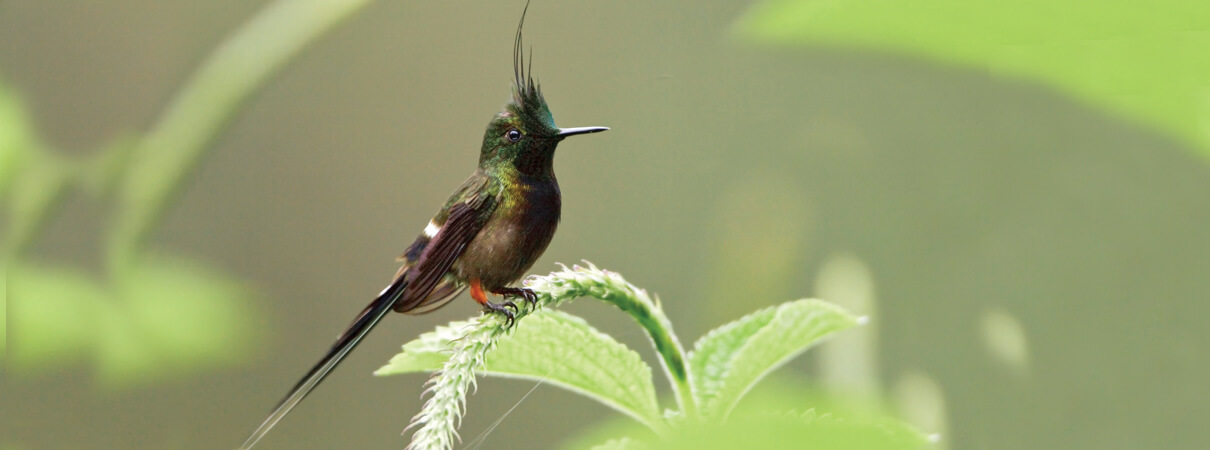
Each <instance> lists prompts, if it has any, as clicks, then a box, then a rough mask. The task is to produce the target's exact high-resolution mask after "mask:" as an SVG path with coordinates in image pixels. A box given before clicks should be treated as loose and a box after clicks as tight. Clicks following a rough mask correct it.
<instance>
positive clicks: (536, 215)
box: [455, 182, 562, 289]
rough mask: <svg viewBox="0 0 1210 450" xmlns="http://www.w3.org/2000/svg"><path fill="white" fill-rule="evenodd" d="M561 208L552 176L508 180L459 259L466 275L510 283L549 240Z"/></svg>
mask: <svg viewBox="0 0 1210 450" xmlns="http://www.w3.org/2000/svg"><path fill="white" fill-rule="evenodd" d="M561 208H562V203H561V198H560V194H559V186H558V184H555V183H554V182H549V183H525V182H518V183H515V184H513V185H511V186H506V187H505V189H504V190H503V191H502V192H501V195H500V198H499V199H498V200H497V206H496V208H495V211H494V212H493V213H492V216H491V217H490V218H489V219H488V220H487V223H485V224H484V225H483V229H482V230H480V231H479V234H478V235H477V236H475V239H474V240H472V241H471V242H470V244H469V245H467V248H466V250H465V251H464V252H463V254H462V256H461V257H459V258H458V261H457V262H456V263H455V269H456V270H457V271H458V272H459V275H461V277H462V278H464V279H469V278H478V279H480V280H481V281H482V283H483V285H484V287H485V288H488V289H494V288H499V287H504V286H507V285H509V284H511V283H513V282H515V281H517V280H518V279H520V278H521V277H522V276H524V275H525V272H526V271H527V270H529V268H530V267H532V266H533V264H534V262H536V261H537V260H538V257H540V256H542V253H543V252H544V251H545V250H546V247H547V246H548V245H550V241H551V239H552V238H553V237H554V234H555V228H556V227H558V225H559V214H560V209H561Z"/></svg>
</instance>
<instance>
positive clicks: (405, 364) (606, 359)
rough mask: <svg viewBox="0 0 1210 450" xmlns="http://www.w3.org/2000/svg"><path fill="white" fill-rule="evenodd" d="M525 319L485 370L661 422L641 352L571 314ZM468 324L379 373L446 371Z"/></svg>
mask: <svg viewBox="0 0 1210 450" xmlns="http://www.w3.org/2000/svg"><path fill="white" fill-rule="evenodd" d="M521 322H522V323H520V324H519V325H518V326H517V328H516V330H515V331H514V332H513V334H512V335H511V336H509V337H507V338H504V339H502V340H500V341H499V344H498V345H497V347H496V348H495V349H494V350H492V352H491V354H489V355H488V358H487V363H486V367H484V370H483V371H482V372H481V373H483V374H485V375H494V376H500V377H510V378H525V379H532V380H541V381H543V382H545V383H549V384H553V385H556V386H559V387H562V388H564V389H568V390H571V391H573V392H577V393H579V394H583V395H585V396H588V397H589V398H592V399H594V400H597V401H599V402H601V403H604V404H606V405H608V406H610V407H612V408H614V409H617V410H618V411H620V412H622V413H624V414H627V415H629V416H631V417H634V418H635V419H636V420H638V421H639V422H642V423H644V424H647V425H648V426H652V427H659V426H660V423H661V418H660V414H659V406H658V404H657V402H656V398H655V386H654V384H653V383H652V379H651V367H649V366H647V364H646V363H644V362H643V360H642V358H641V357H639V355H638V353H635V352H634V351H633V350H631V349H629V348H627V347H626V346H624V345H622V344H620V343H618V342H617V341H615V340H613V338H611V337H609V336H608V335H606V334H604V333H601V332H599V331H597V330H596V329H594V328H592V327H591V326H589V325H588V323H587V322H585V321H584V320H583V319H580V318H578V317H575V316H572V315H570V314H566V313H562V312H558V311H546V310H543V311H539V312H536V313H534V314H533V315H531V316H529V317H526V318H525V319H524V320H523V321H521ZM466 326H467V322H452V323H450V324H449V325H448V326H444V327H438V328H437V330H435V331H433V332H430V333H425V334H423V335H421V336H420V337H419V338H417V339H416V340H413V341H412V342H409V343H407V344H405V345H404V346H403V352H402V353H400V354H399V355H397V356H395V357H394V358H392V359H391V361H390V362H389V363H387V365H386V366H384V367H382V368H380V369H378V371H376V372H375V375H394V374H400V373H411V372H431V371H434V370H438V369H440V368H441V366H442V364H443V363H444V362H445V360H446V358H448V353H447V349H448V347H449V344H448V343H449V342H450V341H451V340H454V339H458V338H460V337H461V336H462V334H463V332H464V331H463V329H464V328H465V327H466Z"/></svg>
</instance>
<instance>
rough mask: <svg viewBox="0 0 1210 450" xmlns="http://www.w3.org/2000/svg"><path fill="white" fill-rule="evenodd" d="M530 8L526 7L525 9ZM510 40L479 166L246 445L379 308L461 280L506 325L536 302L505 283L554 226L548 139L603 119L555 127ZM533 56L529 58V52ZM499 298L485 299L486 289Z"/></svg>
mask: <svg viewBox="0 0 1210 450" xmlns="http://www.w3.org/2000/svg"><path fill="white" fill-rule="evenodd" d="M528 9H529V6H528V4H527V5H526V11H528ZM524 24H525V12H524V11H523V12H522V13H521V21H520V23H518V25H517V35H516V37H515V39H514V42H513V75H514V84H513V98H512V101H510V102H509V103H508V104H507V105H506V106H505V107H504V110H503V111H501V112H500V113H499V114H497V115H496V117H495V118H493V119H492V121H491V122H490V123H488V125H487V132H486V133H485V134H484V135H483V146H482V148H481V149H480V154H479V167H478V168H477V169H475V172H474V173H472V174H471V176H470V178H467V180H466V181H465V182H464V183H462V186H461V187H459V188H458V189H457V190H455V191H454V193H453V195H451V196H450V198H449V200H447V201H446V202H445V205H444V206H442V207H441V210H440V211H438V212H437V215H436V216H434V217H433V219H432V220H431V221H429V223H428V226H426V227H425V228H424V232H423V233H422V234H421V235H420V236H419V237H417V238H416V241H415V242H414V243H412V245H411V246H410V247H408V249H407V251H405V252H404V253H403V255H402V256H400V258H399V259H400V260H401V261H402V262H403V267H400V268H399V272H398V273H396V274H395V279H394V281H393V282H392V283H391V285H390V286H387V288H386V289H384V290H383V291H382V293H380V294H379V295H378V298H376V299H374V301H372V302H370V304H369V306H367V307H366V308H365V310H363V311H362V312H361V314H360V315H358V316H357V318H356V319H355V320H354V321H353V323H352V324H350V325H349V327H348V328H347V329H345V331H344V332H343V333H342V334H341V335H340V337H339V338H338V339H337V340H336V343H335V344H333V346H332V349H331V350H329V351H328V353H327V354H326V355H325V356H324V357H323V359H321V360H320V361H319V362H318V363H317V364H316V365H315V366H314V367H313V368H311V371H310V372H308V373H307V374H306V376H304V377H303V378H302V380H300V381H299V382H298V384H297V385H295V386H294V389H292V390H291V391H290V394H289V395H287V396H286V398H285V399H284V400H282V401H281V403H279V404H278V406H277V408H276V409H275V410H274V411H273V412H272V413H271V414H270V415H269V417H268V418H267V419H265V421H264V423H262V424H261V425H260V427H259V428H257V429H256V431H255V432H253V433H252V435H251V436H250V437H248V439H247V440H246V441H245V442H244V444H243V446H241V448H242V449H248V448H251V447H252V446H253V445H255V444H256V442H257V441H259V440H260V439H261V438H262V437H264V435H265V433H267V432H268V431H269V429H270V428H272V427H273V426H274V425H276V424H277V422H278V421H280V420H281V419H282V417H284V416H285V415H286V414H287V413H289V412H290V410H291V409H293V408H294V407H295V406H296V405H298V403H299V402H301V401H302V400H303V398H305V397H306V396H307V394H308V393H310V392H311V390H312V389H314V388H315V386H317V385H318V384H319V382H320V381H322V380H323V379H324V377H326V376H327V375H328V373H330V372H331V371H332V369H333V368H335V367H336V365H337V364H339V363H340V361H341V359H343V358H344V357H345V356H346V355H348V353H349V351H351V350H353V348H354V347H356V346H357V344H358V343H359V342H360V341H361V340H362V338H364V337H365V336H366V334H367V333H369V332H370V330H371V329H372V328H374V326H375V325H377V324H378V321H379V320H380V319H382V317H383V316H385V315H386V314H387V312H389V311H391V310H395V311H398V312H402V313H407V314H423V313H427V312H430V311H433V310H435V309H437V308H440V307H442V306H443V305H445V304H446V303H448V302H449V301H450V300H452V299H453V298H454V297H456V296H457V295H458V294H459V293H461V292H462V291H463V290H465V289H466V288H468V287H469V288H470V290H471V298H473V299H475V301H476V302H478V303H479V304H480V305H482V306H483V308H484V310H485V311H487V312H491V313H497V314H502V315H504V316H505V317H506V319H507V323H509V324H511V322H512V320H513V313H514V311H510V310H509V309H508V308H509V307H512V308H514V310H515V309H516V305H515V304H514V303H513V302H512V300H507V299H508V298H518V297H520V298H523V299H525V300H526V301H533V300H534V298H535V297H534V293H533V292H532V291H530V290H528V289H524V288H516V287H510V285H512V284H513V283H516V282H517V281H518V280H520V279H521V277H522V276H523V275H524V274H525V271H526V270H529V268H530V266H532V265H533V264H534V261H536V260H537V259H538V257H539V256H541V255H542V252H543V251H545V250H546V246H547V245H548V244H550V240H551V238H552V237H553V236H554V234H555V227H556V226H557V225H558V224H559V209H560V204H561V198H560V193H559V183H558V182H557V181H556V180H555V172H554V164H553V158H554V153H555V147H557V146H558V145H559V142H560V141H562V140H563V139H566V138H567V137H568V136H575V135H578V134H585V133H596V132H600V131H605V130H608V128H605V127H583V128H559V127H556V126H555V122H554V118H553V117H552V116H551V113H550V108H548V107H547V105H546V100H545V99H543V97H542V91H541V90H540V89H539V87H538V84H537V83H536V82H534V79H533V77H532V75H531V74H530V73H529V71H528V69H527V68H526V67H525V59H524V54H523V53H522V41H521V29H522V27H523V26H524ZM531 62H532V58H531ZM488 292H490V293H493V294H497V295H501V296H503V297H504V298H505V299H506V300H504V301H503V302H501V303H493V302H491V301H489V300H488V298H487V293H488Z"/></svg>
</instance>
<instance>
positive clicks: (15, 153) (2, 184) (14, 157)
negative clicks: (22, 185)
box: [0, 80, 33, 196]
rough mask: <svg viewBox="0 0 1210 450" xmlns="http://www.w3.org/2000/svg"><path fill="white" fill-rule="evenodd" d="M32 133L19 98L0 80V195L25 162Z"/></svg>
mask: <svg viewBox="0 0 1210 450" xmlns="http://www.w3.org/2000/svg"><path fill="white" fill-rule="evenodd" d="M32 134H33V133H32V132H31V130H30V124H29V119H28V115H27V114H26V112H25V108H24V107H23V105H22V104H21V101H20V99H19V98H17V95H16V94H15V93H14V92H12V91H10V90H9V89H8V87H7V86H6V85H5V84H4V80H0V196H3V195H4V192H5V191H6V190H7V189H8V187H9V185H11V184H12V180H13V178H14V177H15V176H16V175H17V172H18V169H20V168H21V166H22V165H23V164H24V163H25V159H26V156H27V155H28V154H29V152H30V149H29V146H30V141H31V140H32V139H31V135H32Z"/></svg>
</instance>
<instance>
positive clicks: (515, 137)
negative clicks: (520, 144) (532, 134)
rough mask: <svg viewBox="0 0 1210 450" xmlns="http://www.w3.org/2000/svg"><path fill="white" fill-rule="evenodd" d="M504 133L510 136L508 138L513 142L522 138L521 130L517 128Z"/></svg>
mask: <svg viewBox="0 0 1210 450" xmlns="http://www.w3.org/2000/svg"><path fill="white" fill-rule="evenodd" d="M504 135H505V136H507V137H508V140H510V141H513V142H517V141H519V140H521V132H520V131H517V129H516V128H514V129H511V130H508V132H507V133H504Z"/></svg>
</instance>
